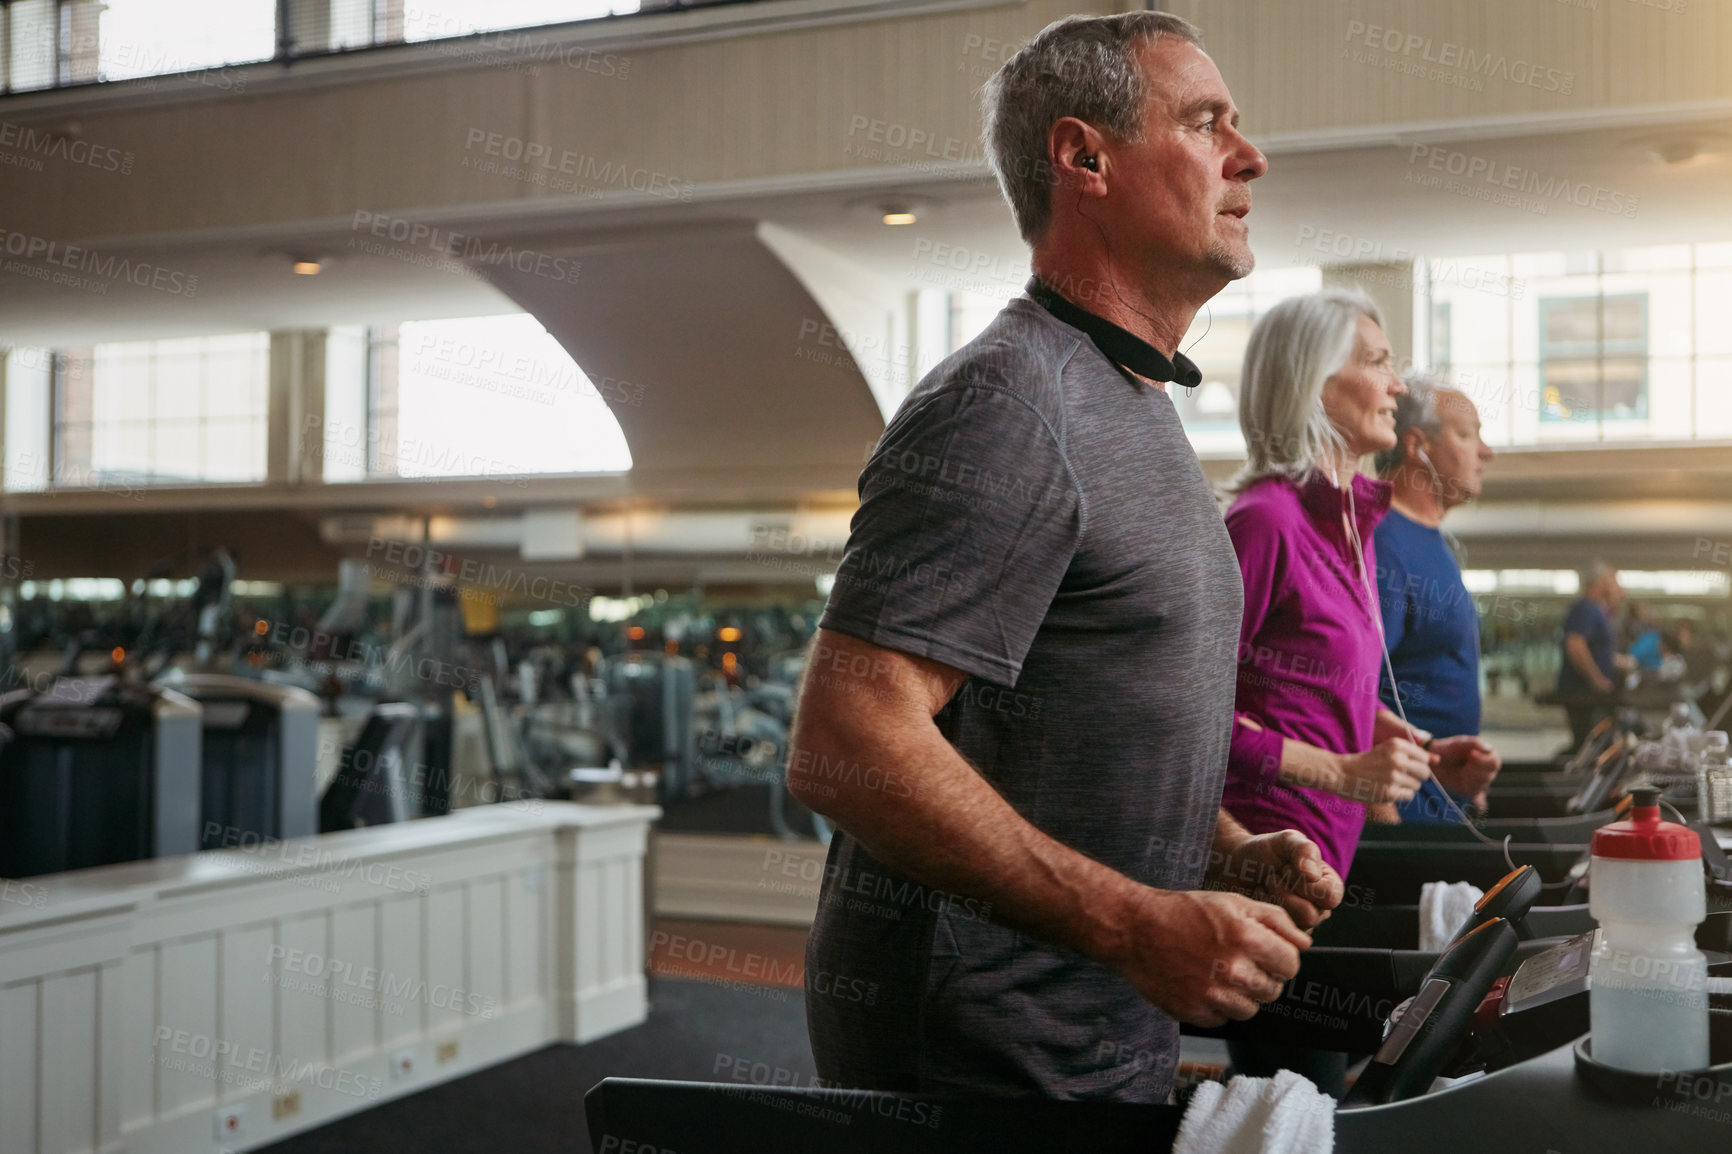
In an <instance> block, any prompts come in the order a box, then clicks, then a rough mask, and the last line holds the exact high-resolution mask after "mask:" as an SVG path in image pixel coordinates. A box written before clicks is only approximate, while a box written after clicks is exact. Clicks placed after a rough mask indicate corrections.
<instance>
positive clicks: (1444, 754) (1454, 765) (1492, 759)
mask: <svg viewBox="0 0 1732 1154" xmlns="http://www.w3.org/2000/svg"><path fill="white" fill-rule="evenodd" d="M1431 752H1432V755H1433V756H1434V757H1436V758H1437V759H1438V760H1437V764H1436V766H1435V767H1434V769H1433V772H1434V773H1435V774H1436V775H1437V784H1439V785H1441V786H1443V788H1445V789H1447V790H1449V792H1451V793H1453V794H1456V795H1457V796H1467V797H1473V798H1476V799H1477V798H1478V797H1480V796H1482V795H1483V794H1484V793H1485V792H1486V789H1487V788H1488V787H1489V786H1490V785H1491V783H1492V781H1493V779H1495V778H1496V777H1497V771H1498V770H1500V769H1502V768H1503V758H1501V757H1499V756H1498V755H1497V751H1496V750H1495V749H1493V748H1492V747H1491V746H1489V745H1487V744H1486V743H1485V742H1483V741H1481V740H1480V739H1479V738H1477V737H1474V736H1472V735H1464V736H1461V737H1440V738H1438V739H1437V740H1436V741H1434V742H1432V743H1431Z"/></svg>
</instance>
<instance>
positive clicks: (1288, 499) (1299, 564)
mask: <svg viewBox="0 0 1732 1154" xmlns="http://www.w3.org/2000/svg"><path fill="white" fill-rule="evenodd" d="M1404 391H1405V387H1404V386H1403V385H1402V383H1401V379H1400V377H1399V376H1398V375H1397V374H1396V370H1395V367H1394V365H1393V364H1392V363H1391V354H1390V348H1389V341H1388V339H1387V338H1386V337H1385V336H1384V334H1383V326H1382V318H1381V316H1380V315H1379V314H1378V311H1377V307H1376V306H1375V305H1374V304H1372V302H1371V301H1370V300H1368V299H1367V298H1366V297H1364V296H1363V295H1362V294H1359V293H1351V292H1339V291H1327V292H1321V293H1316V294H1314V295H1311V296H1304V297H1295V298H1292V299H1290V300H1285V301H1282V302H1281V303H1280V304H1278V305H1276V306H1275V307H1274V308H1273V309H1271V310H1270V311H1269V312H1268V314H1266V315H1265V316H1264V317H1263V319H1262V320H1261V321H1259V322H1258V324H1257V327H1256V329H1255V330H1254V331H1253V332H1252V334H1251V340H1250V344H1249V345H1248V347H1247V348H1246V350H1245V365H1244V372H1243V374H1242V389H1241V394H1240V401H1239V424H1240V426H1241V428H1242V429H1243V430H1244V433H1245V446H1246V457H1247V459H1246V463H1245V468H1244V469H1243V470H1242V471H1241V472H1240V473H1239V475H1238V476H1237V477H1235V478H1234V480H1233V482H1232V484H1231V485H1230V486H1229V491H1230V492H1231V493H1233V494H1234V497H1235V499H1234V500H1233V503H1232V507H1231V508H1230V509H1229V510H1228V512H1227V531H1228V533H1229V534H1230V535H1231V537H1232V539H1233V546H1234V549H1235V550H1236V552H1237V553H1238V558H1239V573H1240V577H1241V579H1242V581H1243V583H1244V588H1245V613H1244V619H1243V621H1242V622H1241V624H1240V630H1239V655H1238V656H1239V664H1238V684H1237V687H1236V691H1235V699H1234V714H1235V717H1234V727H1233V740H1232V749H1231V754H1230V756H1229V760H1228V765H1227V782H1226V789H1225V794H1224V796H1223V797H1222V800H1221V806H1222V808H1223V809H1225V810H1227V811H1228V812H1229V813H1230V814H1232V816H1233V817H1234V818H1236V819H1238V821H1239V822H1240V823H1241V824H1242V825H1244V826H1245V828H1246V829H1248V830H1250V831H1251V832H1253V833H1272V832H1275V831H1278V830H1283V829H1297V830H1299V831H1301V832H1302V833H1304V834H1305V835H1306V836H1307V837H1309V838H1310V839H1311V840H1312V841H1314V842H1316V843H1317V846H1318V848H1319V850H1321V851H1322V855H1323V859H1324V860H1325V861H1326V862H1328V863H1329V864H1330V865H1331V866H1333V867H1334V869H1335V870H1336V872H1337V873H1339V874H1340V875H1341V876H1342V877H1346V876H1347V871H1348V869H1349V867H1350V866H1351V865H1352V864H1353V852H1354V850H1355V848H1357V846H1358V844H1359V832H1360V830H1361V829H1362V828H1363V826H1364V824H1365V818H1366V807H1367V806H1368V805H1376V804H1383V803H1389V802H1395V801H1405V800H1406V799H1408V798H1409V797H1411V796H1413V793H1414V791H1415V790H1416V789H1417V788H1418V787H1419V785H1420V783H1421V782H1423V781H1425V780H1426V779H1427V778H1428V777H1430V768H1431V763H1432V760H1433V758H1432V755H1430V754H1428V753H1427V752H1426V751H1425V750H1424V749H1422V748H1421V747H1420V746H1418V745H1417V744H1415V743H1413V742H1412V741H1410V740H1408V739H1407V738H1406V737H1403V736H1400V735H1399V734H1400V732H1401V731H1400V729H1399V722H1397V727H1385V728H1386V729H1387V731H1386V732H1383V733H1380V732H1379V728H1380V726H1379V719H1378V713H1379V702H1378V695H1377V692H1378V679H1379V673H1380V671H1381V669H1382V666H1383V643H1382V635H1381V618H1380V614H1379V607H1378V595H1377V589H1376V585H1375V581H1374V575H1375V573H1376V571H1377V560H1376V555H1375V553H1374V550H1373V544H1372V537H1371V534H1372V530H1373V528H1375V526H1376V525H1377V522H1378V521H1379V520H1380V519H1381V518H1382V517H1383V514H1384V512H1385V511H1386V510H1387V509H1388V508H1389V498H1390V486H1389V485H1388V483H1387V482H1383V481H1377V480H1374V479H1372V478H1371V477H1369V476H1367V475H1365V474H1364V473H1363V472H1361V468H1362V466H1365V465H1368V464H1369V460H1368V458H1369V457H1370V455H1371V454H1373V453H1375V452H1377V451H1378V450H1380V449H1386V448H1389V447H1391V446H1392V445H1394V443H1395V398H1396V397H1398V396H1400V395H1401V394H1402V393H1403V392H1404ZM1231 1051H1232V1055H1233V1065H1234V1068H1235V1070H1236V1071H1237V1072H1239V1073H1245V1074H1253V1075H1266V1074H1271V1073H1273V1072H1274V1070H1275V1069H1278V1068H1281V1067H1286V1068H1289V1069H1296V1070H1299V1071H1300V1072H1301V1073H1304V1074H1306V1075H1307V1076H1309V1077H1310V1078H1311V1079H1312V1080H1313V1081H1315V1082H1316V1083H1317V1084H1318V1086H1319V1087H1320V1088H1322V1089H1324V1090H1326V1091H1329V1092H1331V1093H1334V1094H1337V1095H1339V1094H1340V1093H1341V1092H1342V1090H1343V1088H1344V1087H1343V1080H1344V1078H1345V1074H1346V1061H1345V1056H1344V1055H1339V1054H1328V1053H1324V1052H1318V1051H1304V1050H1298V1049H1294V1048H1291V1047H1280V1048H1277V1047H1267V1046H1250V1045H1241V1044H1234V1045H1233V1046H1232V1047H1231Z"/></svg>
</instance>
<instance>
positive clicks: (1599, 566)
mask: <svg viewBox="0 0 1732 1154" xmlns="http://www.w3.org/2000/svg"><path fill="white" fill-rule="evenodd" d="M1617 575H1618V567H1617V566H1616V565H1608V564H1606V563H1605V562H1604V561H1593V562H1590V563H1589V564H1588V566H1587V568H1585V569H1583V570H1582V571H1581V572H1580V573H1578V574H1576V579H1577V580H1578V581H1580V582H1581V585H1580V589H1581V591H1582V593H1583V594H1586V593H1587V591H1588V590H1590V589H1592V588H1593V587H1594V586H1595V585H1598V584H1599V583H1600V582H1601V581H1604V580H1605V579H1606V578H1608V577H1616V576H1617Z"/></svg>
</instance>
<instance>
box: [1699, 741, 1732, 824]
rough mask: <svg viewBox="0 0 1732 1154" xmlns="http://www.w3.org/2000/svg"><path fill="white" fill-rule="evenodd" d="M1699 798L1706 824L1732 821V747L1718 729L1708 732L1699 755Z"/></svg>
mask: <svg viewBox="0 0 1732 1154" xmlns="http://www.w3.org/2000/svg"><path fill="white" fill-rule="evenodd" d="M1696 796H1697V797H1698V798H1699V799H1700V807H1701V811H1702V812H1701V817H1702V820H1703V821H1705V822H1709V823H1715V822H1724V821H1732V748H1729V745H1728V742H1727V740H1726V734H1725V733H1723V732H1721V731H1720V730H1718V729H1714V730H1710V731H1709V732H1708V734H1707V735H1706V738H1705V739H1704V741H1703V743H1702V752H1701V753H1700V754H1698V755H1697V759H1696Z"/></svg>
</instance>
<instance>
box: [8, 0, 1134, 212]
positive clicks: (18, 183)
mask: <svg viewBox="0 0 1732 1154" xmlns="http://www.w3.org/2000/svg"><path fill="white" fill-rule="evenodd" d="M1088 7H1090V5H1089V4H1087V3H1084V4H1077V3H1075V2H1074V0H1029V2H1028V3H1026V4H1012V5H1006V6H1004V7H1001V8H975V9H969V10H966V11H962V12H958V13H954V14H948V15H936V16H924V17H901V18H894V19H883V20H871V21H865V22H861V23H855V24H845V25H839V26H832V27H826V28H818V29H811V30H804V31H793V32H785V33H766V34H759V35H751V36H740V37H735V38H730V39H724V40H715V41H707V42H702V43H693V44H683V45H676V46H671V47H667V48H661V49H653V50H643V49H637V50H631V51H629V52H624V53H620V54H616V55H619V56H621V57H622V59H623V60H627V61H629V63H628V64H626V66H625V67H624V68H621V67H620V61H614V62H612V63H611V64H610V63H609V62H608V61H607V60H606V59H605V58H602V59H600V60H599V61H597V62H596V63H594V64H593V67H592V68H583V67H564V66H560V65H558V64H552V65H543V66H541V67H539V69H538V70H537V71H536V72H535V73H534V74H529V73H527V72H523V71H514V70H508V69H503V68H474V69H468V70H457V71H449V72H441V73H436V74H429V75H421V76H412V77H398V78H392V79H384V80H375V81H356V82H351V83H345V84H342V85H339V86H334V87H325V88H318V89H312V90H304V91H294V92H284V93H280V94H259V95H253V94H242V95H239V96H235V95H223V96H221V97H218V98H213V99H209V100H204V101H200V102H196V103H183V104H176V105H171V106H164V107H159V108H147V109H142V110H138V111H131V112H112V113H105V114H80V116H79V120H80V122H81V125H80V131H81V133H82V135H83V138H84V139H87V140H90V141H93V142H98V143H101V144H102V145H105V146H107V147H110V148H115V149H120V150H123V151H128V152H131V153H133V154H134V156H135V161H134V165H133V170H132V172H131V173H130V174H129V175H127V176H124V177H121V176H118V175H116V176H114V177H113V178H112V179H94V178H93V174H92V173H90V172H89V171H87V170H78V169H76V168H75V167H74V166H70V165H64V164H61V165H56V166H50V167H49V168H47V169H46V170H45V171H43V172H39V173H35V172H32V173H24V172H19V171H18V170H16V169H0V202H3V203H5V204H6V205H7V206H8V216H9V219H8V221H7V222H6V223H7V225H8V226H9V227H11V228H14V229H19V230H23V231H30V232H34V233H38V234H40V235H44V236H48V237H53V238H56V239H62V240H68V241H75V240H92V239H97V238H104V239H115V238H121V237H128V236H135V235H139V234H147V233H152V232H159V231H176V232H178V231H185V230H194V229H199V230H203V229H215V230H222V229H241V228H249V227H259V226H265V225H271V224H278V223H282V222H289V221H313V220H331V219H343V218H347V217H349V216H350V215H351V214H352V213H354V212H355V211H356V210H358V209H359V210H365V211H372V212H392V213H401V212H408V211H411V210H426V209H435V208H441V207H445V208H449V207H456V206H468V205H492V204H498V203H500V202H508V201H512V200H519V199H531V198H536V197H547V196H558V195H561V194H560V193H556V192H553V191H551V190H549V189H547V188H541V187H536V186H534V185H531V184H525V183H519V182H517V181H515V180H513V179H511V178H509V177H506V176H503V175H501V174H499V173H496V172H495V173H490V172H484V171H477V170H476V169H475V168H473V167H466V166H465V161H466V160H469V161H471V162H474V161H486V160H489V159H492V160H497V161H499V162H500V163H502V164H503V163H504V162H503V160H501V159H500V158H498V157H489V156H487V154H486V152H485V151H484V149H485V138H484V137H483V143H481V144H476V145H471V140H472V136H473V134H475V133H482V134H486V133H497V134H499V136H500V137H501V138H517V139H520V140H523V141H526V142H533V143H536V144H539V145H545V146H546V147H547V149H548V150H549V151H550V152H551V153H552V154H553V155H555V156H559V155H561V154H562V153H563V152H565V151H569V152H570V153H572V154H573V156H574V157H575V158H576V160H575V162H574V163H575V165H576V167H578V168H579V169H581V168H582V166H583V165H584V164H585V162H586V161H589V162H592V163H593V165H595V166H596V167H598V168H599V166H602V165H606V164H613V165H615V166H616V167H620V166H624V167H630V168H632V169H644V170H648V172H649V173H652V174H657V175H659V176H660V177H661V179H662V182H669V181H671V182H674V184H673V187H674V188H676V189H680V188H683V187H684V186H685V185H687V184H694V183H695V184H708V183H713V182H719V181H737V180H748V179H752V180H757V179H763V178H766V177H778V176H793V175H796V174H803V173H816V172H827V171H835V170H841V169H848V168H876V167H883V166H898V165H909V164H920V163H939V164H942V163H944V162H945V161H946V158H947V157H946V154H947V152H948V154H949V156H950V157H953V158H956V159H970V158H972V159H978V158H979V145H978V143H977V141H978V134H979V129H978V115H977V110H976V96H975V92H976V90H977V89H978V87H979V85H980V83H981V82H982V81H983V80H984V79H985V77H986V76H987V75H989V74H990V72H991V70H992V68H993V67H995V66H996V63H997V60H996V59H994V58H991V57H988V56H986V55H984V54H983V52H982V51H981V50H980V49H979V48H974V47H972V45H973V43H974V42H973V41H971V40H970V39H969V38H970V36H975V37H978V38H980V40H981V41H986V40H994V41H999V42H1006V41H1009V42H1014V41H1017V40H1020V39H1024V38H1026V37H1027V36H1029V35H1031V34H1032V33H1033V32H1034V31H1037V30H1038V29H1039V28H1040V27H1042V26H1043V25H1044V24H1046V23H1047V22H1048V21H1049V20H1051V19H1055V18H1057V17H1058V16H1060V15H1063V14H1065V13H1067V12H1070V11H1074V10H1077V9H1079V8H1080V9H1087V8H1088ZM1100 7H1101V8H1102V10H1110V9H1111V7H1112V3H1111V2H1110V0H1109V2H1108V3H1105V4H1102V5H1100ZM610 68H611V71H612V73H613V74H612V75H609V74H608V70H609V69H610ZM622 71H623V72H624V75H623V76H622V75H619V73H620V72H622ZM0 115H3V113H0ZM875 121H877V122H882V123H883V124H884V125H886V126H888V125H892V124H894V125H898V126H901V128H902V130H903V131H908V130H914V131H918V132H920V133H923V134H925V138H927V139H929V140H931V141H932V142H933V144H932V145H931V146H930V147H928V146H927V145H924V144H923V145H922V146H920V147H918V148H914V149H909V148H907V147H902V148H891V147H888V146H884V145H881V144H878V143H875V142H872V141H870V140H869V137H870V135H871V134H872V123H873V122H875ZM47 123H54V122H53V121H48V122H47ZM862 125H864V127H863V128H862ZM851 128H852V129H853V130H854V131H853V132H852V133H851V132H850V130H851ZM863 145H864V146H869V147H870V148H871V149H877V150H881V151H882V155H880V156H874V155H872V154H871V153H870V152H869V153H868V154H867V155H864V156H863V155H860V147H861V146H863ZM551 175H553V176H555V177H557V176H559V175H560V174H559V173H558V172H554V173H552V174H551ZM592 183H593V182H592ZM658 187H659V184H658ZM566 195H569V194H566Z"/></svg>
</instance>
